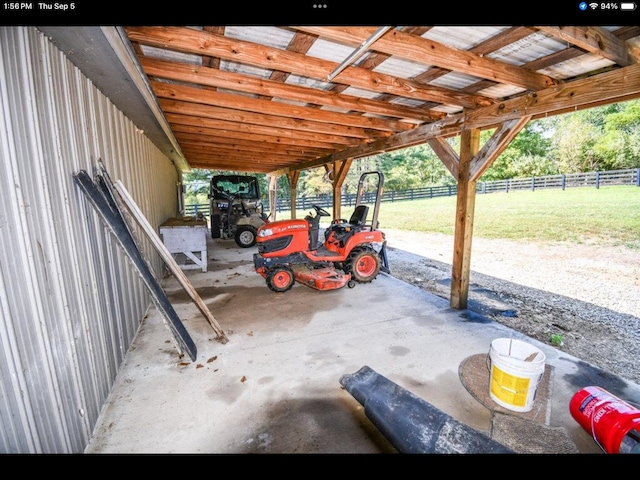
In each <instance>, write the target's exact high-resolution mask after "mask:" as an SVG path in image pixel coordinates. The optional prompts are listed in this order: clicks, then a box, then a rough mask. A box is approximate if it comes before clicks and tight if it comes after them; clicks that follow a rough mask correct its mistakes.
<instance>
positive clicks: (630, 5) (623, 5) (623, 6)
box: [620, 2, 636, 10]
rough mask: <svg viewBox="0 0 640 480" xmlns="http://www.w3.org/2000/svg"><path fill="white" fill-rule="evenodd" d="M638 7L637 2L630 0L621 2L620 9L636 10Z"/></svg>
mask: <svg viewBox="0 0 640 480" xmlns="http://www.w3.org/2000/svg"><path fill="white" fill-rule="evenodd" d="M635 9H636V4H635V3H633V2H628V3H624V2H623V3H621V4H620V10H635Z"/></svg>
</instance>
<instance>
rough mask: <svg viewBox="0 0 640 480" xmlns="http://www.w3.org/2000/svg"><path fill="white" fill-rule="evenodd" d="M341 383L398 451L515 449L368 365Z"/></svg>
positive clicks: (479, 452)
mask: <svg viewBox="0 0 640 480" xmlns="http://www.w3.org/2000/svg"><path fill="white" fill-rule="evenodd" d="M340 384H341V385H342V386H343V387H344V388H345V389H346V390H347V391H348V392H349V393H350V394H351V395H352V396H353V398H355V399H356V400H357V401H358V402H359V403H360V404H361V405H362V406H363V407H364V413H365V415H366V416H367V418H369V420H371V422H372V423H373V424H374V425H375V426H376V428H377V429H378V430H379V431H380V432H381V433H382V434H383V435H384V436H385V437H386V438H387V440H388V441H389V442H390V443H391V444H392V445H393V446H394V448H395V449H396V450H398V452H400V453H471V454H482V453H515V452H514V451H513V450H511V449H509V448H507V447H505V446H504V445H502V444H501V443H498V442H496V441H495V440H493V439H492V438H491V437H488V436H487V435H485V434H483V433H481V432H478V431H477V430H474V429H473V428H471V427H469V426H468V425H465V424H463V423H461V422H459V421H457V420H455V419H454V418H452V417H451V416H449V415H447V414H446V413H444V412H442V411H441V410H439V409H437V408H436V407H434V406H433V405H431V404H430V403H428V402H427V401H425V400H423V399H421V398H420V397H418V396H416V395H414V394H413V393H411V392H409V391H408V390H405V389H404V388H402V387H401V386H399V385H397V384H396V383H394V382H392V381H391V380H389V379H387V378H385V377H383V376H382V375H380V374H379V373H377V372H375V371H374V370H372V369H371V368H369V367H367V366H364V367H362V368H361V369H360V370H358V371H357V372H355V373H352V374H346V375H343V376H342V377H340Z"/></svg>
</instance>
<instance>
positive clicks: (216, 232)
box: [209, 175, 267, 248]
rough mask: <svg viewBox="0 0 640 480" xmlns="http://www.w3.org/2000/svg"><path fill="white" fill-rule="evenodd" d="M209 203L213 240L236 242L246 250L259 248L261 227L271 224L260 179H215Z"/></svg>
mask: <svg viewBox="0 0 640 480" xmlns="http://www.w3.org/2000/svg"><path fill="white" fill-rule="evenodd" d="M209 202H210V208H211V210H210V211H211V214H210V219H211V237H212V238H233V239H234V240H235V242H236V244H238V246H239V247H242V248H249V247H253V246H254V245H255V244H256V233H257V230H258V227H260V226H262V225H264V224H265V223H266V222H267V215H265V213H264V209H263V205H262V200H261V199H260V188H259V186H258V179H257V178H256V177H253V176H248V175H214V176H213V177H211V184H210V188H209Z"/></svg>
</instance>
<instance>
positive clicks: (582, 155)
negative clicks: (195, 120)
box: [184, 100, 640, 204]
mask: <svg viewBox="0 0 640 480" xmlns="http://www.w3.org/2000/svg"><path fill="white" fill-rule="evenodd" d="M492 134H493V130H487V131H483V132H482V134H481V138H480V144H481V145H482V144H484V142H486V141H487V139H488V138H489V137H490V136H491V135H492ZM448 141H449V142H450V143H451V146H452V147H453V148H454V150H455V151H459V142H460V137H455V138H451V139H448ZM627 168H640V100H631V101H628V102H622V103H613V104H610V105H606V106H602V107H596V108H590V109H586V110H580V111H576V112H572V113H567V114H563V115H557V116H554V117H548V118H542V119H539V120H533V121H531V122H529V123H528V124H527V125H526V126H525V127H524V128H523V129H522V131H520V133H519V134H518V135H517V136H516V137H515V138H514V140H513V141H512V142H511V144H510V145H509V146H508V147H507V148H506V149H505V151H504V152H502V154H501V155H500V156H499V157H498V158H497V159H496V161H495V162H494V163H493V164H492V165H491V167H489V168H488V169H487V171H486V172H485V173H484V174H483V175H482V177H481V178H480V179H479V181H491V180H507V179H517V178H528V177H534V176H543V175H558V174H569V173H580V172H590V171H604V170H617V169H627ZM371 170H380V171H382V172H383V173H384V176H385V190H409V189H413V188H421V187H427V186H443V185H455V183H456V179H455V178H453V176H452V175H451V173H449V171H448V170H447V169H446V168H445V166H444V165H443V164H442V162H441V161H440V159H439V158H438V156H437V155H436V154H435V152H433V150H432V149H431V147H429V145H427V144H424V145H416V146H413V147H409V148H405V149H402V150H396V151H394V152H389V153H382V154H378V155H373V156H370V157H365V158H361V159H357V160H354V161H353V163H352V166H351V169H350V171H349V174H348V175H347V178H346V180H345V182H344V184H343V193H355V191H356V189H357V186H358V180H359V178H360V175H361V174H362V173H363V172H366V171H371ZM215 173H230V172H219V171H213V170H201V169H193V170H192V171H191V172H189V173H186V174H185V175H184V182H185V184H186V185H187V186H188V188H187V191H186V193H185V201H186V203H187V204H191V203H207V193H208V185H207V183H208V181H209V179H210V178H211V176H212V175H214V174H215ZM234 173H243V172H234ZM256 176H257V177H258V178H259V180H260V186H261V192H262V193H263V195H264V196H265V197H266V195H267V193H268V190H267V188H268V179H267V176H266V174H257V175H256ZM331 188H332V187H331V182H330V180H329V178H328V175H327V173H326V171H325V169H324V168H323V167H319V168H315V169H310V170H305V171H302V172H301V173H300V179H299V181H298V188H297V190H298V195H302V196H316V195H322V194H329V193H331ZM278 196H279V197H280V196H282V197H284V198H288V197H289V185H288V180H287V178H286V177H285V176H282V177H280V178H279V179H278Z"/></svg>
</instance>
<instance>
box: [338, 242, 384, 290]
mask: <svg viewBox="0 0 640 480" xmlns="http://www.w3.org/2000/svg"><path fill="white" fill-rule="evenodd" d="M344 267H345V270H344V271H345V272H346V273H350V274H351V278H352V279H353V280H355V281H356V282H358V283H369V282H371V281H373V280H374V279H375V278H376V277H377V276H378V273H380V256H379V255H378V253H377V252H376V251H375V250H374V249H373V248H372V247H357V248H354V249H353V250H352V251H351V253H350V254H349V257H347V259H346V260H345V262H344Z"/></svg>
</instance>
